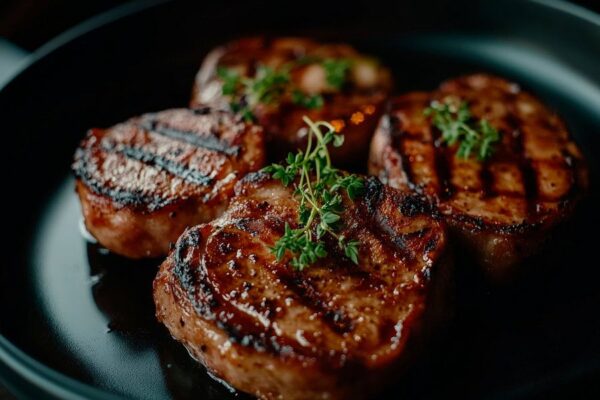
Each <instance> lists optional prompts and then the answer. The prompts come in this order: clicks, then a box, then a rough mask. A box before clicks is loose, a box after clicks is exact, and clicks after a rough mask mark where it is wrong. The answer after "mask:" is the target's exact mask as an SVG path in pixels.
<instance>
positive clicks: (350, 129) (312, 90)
mask: <svg viewBox="0 0 600 400" xmlns="http://www.w3.org/2000/svg"><path fill="white" fill-rule="evenodd" d="M332 60H333V61H335V60H338V61H340V60H342V61H348V62H349V68H348V69H347V70H346V71H347V72H346V74H345V75H344V73H343V72H341V74H342V75H341V79H344V76H345V77H346V79H345V81H344V83H343V84H342V85H341V87H336V86H334V85H332V84H330V83H329V80H328V79H330V77H329V75H328V73H327V71H330V72H331V74H335V73H336V71H335V69H336V67H335V65H332V63H331V61H332ZM328 63H329V64H328ZM261 66H266V67H269V68H272V69H273V70H275V71H281V70H283V69H286V68H287V69H288V70H289V78H290V83H289V84H288V85H289V86H293V87H294V88H295V89H294V90H295V91H296V92H297V93H301V94H302V95H303V96H315V95H316V96H322V99H323V105H322V106H320V107H317V106H315V105H314V104H313V105H306V104H298V103H301V102H299V101H298V99H297V98H294V95H293V93H292V94H291V95H290V93H286V94H283V95H282V96H281V98H280V99H279V100H273V99H266V100H265V102H262V103H259V104H255V105H254V106H253V107H252V112H253V114H254V115H255V116H256V118H257V120H258V123H259V124H260V125H261V126H262V127H263V128H265V133H266V135H267V140H268V141H269V142H270V144H271V145H270V149H269V152H270V155H272V157H273V158H274V159H278V158H283V157H284V156H286V155H287V153H288V152H289V151H293V152H295V150H296V149H297V148H304V146H305V135H306V132H305V130H304V129H306V128H304V123H303V121H302V117H303V116H304V115H307V116H309V117H310V118H311V119H312V120H314V121H317V120H324V121H330V122H332V123H333V124H334V126H335V127H336V129H337V130H338V132H341V133H343V134H344V136H345V138H346V141H345V144H344V145H343V146H342V147H340V148H337V149H333V150H332V157H333V159H334V162H335V163H336V164H338V165H349V164H354V165H357V164H360V165H361V166H362V165H364V164H363V161H364V162H366V157H367V155H366V152H365V149H366V148H368V146H369V141H370V139H371V136H372V134H373V131H374V130H375V127H376V125H377V121H378V120H379V116H380V115H381V112H382V111H383V103H384V101H385V100H386V98H387V96H388V94H389V91H390V89H391V86H392V85H391V75H390V72H389V71H388V69H386V68H384V67H382V66H381V65H380V64H379V63H378V62H377V61H376V60H375V59H373V58H370V57H368V56H365V55H362V54H360V53H358V52H357V51H356V50H355V49H353V48H352V47H350V46H348V45H344V44H323V43H318V42H315V41H313V40H309V39H299V38H279V39H274V40H267V39H263V38H248V39H241V40H238V41H234V42H231V43H229V44H227V45H226V46H223V47H219V48H217V49H215V50H213V51H212V52H211V53H210V54H209V55H208V56H207V57H206V59H205V61H204V62H203V64H202V67H201V69H200V71H199V72H198V75H197V77H196V82H195V86H194V91H193V96H192V104H197V103H209V102H217V103H218V104H220V105H221V106H227V105H229V104H230V101H231V98H230V97H228V96H223V80H222V79H221V78H220V77H219V74H218V69H219V68H226V69H228V70H231V71H235V73H237V74H240V75H241V76H244V77H254V76H256V75H257V71H258V70H259V68H260V67H261ZM326 67H327V68H326ZM338 67H339V65H338ZM337 72H338V73H340V70H337ZM333 78H335V76H334V77H333ZM338 78H339V76H338ZM263 83H264V81H263ZM271 83H272V82H271ZM265 84H268V83H265ZM261 90H262V89H261ZM246 100H247V101H250V100H249V99H247V98H245V99H244V101H246Z"/></svg>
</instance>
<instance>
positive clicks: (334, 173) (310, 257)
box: [263, 116, 364, 271]
mask: <svg viewBox="0 0 600 400" xmlns="http://www.w3.org/2000/svg"><path fill="white" fill-rule="evenodd" d="M304 122H305V123H306V124H307V125H308V128H309V129H308V143H307V146H306V149H305V150H304V152H302V151H298V153H296V154H293V153H290V154H289V155H288V157H287V159H286V165H281V164H271V165H270V166H268V167H266V168H264V169H263V171H265V172H267V173H269V174H271V175H272V177H273V178H274V179H277V180H279V181H281V183H282V184H283V185H284V186H289V185H293V187H294V196H295V197H296V198H297V199H298V203H299V207H298V227H297V228H292V227H291V226H290V225H289V224H288V223H286V225H285V230H284V234H283V236H282V237H281V238H280V239H279V240H278V241H277V242H276V243H275V246H274V247H273V252H274V254H275V255H276V257H277V260H278V261H281V260H282V259H283V258H284V257H285V254H286V253H287V252H290V253H291V254H292V256H293V258H292V260H291V265H292V267H294V268H295V269H297V270H300V271H301V270H303V269H304V268H306V267H308V266H309V265H311V264H314V263H315V262H316V261H317V260H318V259H319V258H323V257H325V256H327V254H328V251H327V247H326V243H325V241H324V239H325V237H326V236H327V235H329V236H331V237H332V238H334V239H335V240H336V241H337V246H338V247H339V249H340V250H342V251H343V252H344V254H345V256H346V257H348V258H349V259H350V260H351V261H352V262H354V263H355V264H358V247H359V242H357V241H355V240H348V239H347V238H346V237H345V236H344V235H343V234H340V233H339V228H340V226H341V225H342V224H343V222H342V220H341V219H342V214H343V211H344V205H343V199H342V193H343V192H345V193H346V194H347V196H348V197H349V198H350V199H351V200H355V199H356V198H357V197H359V196H360V195H361V194H362V193H363V191H364V182H363V179H362V178H360V177H358V176H356V175H350V174H346V173H344V172H342V171H340V170H338V169H337V168H335V167H333V166H332V164H331V158H330V156H329V150H328V149H327V146H328V145H330V144H333V146H334V147H339V146H341V145H342V144H343V143H344V136H343V135H338V134H336V133H335V128H334V127H333V126H332V125H331V124H329V123H328V122H324V121H319V122H313V121H312V120H311V119H310V118H308V117H306V116H305V117H304Z"/></svg>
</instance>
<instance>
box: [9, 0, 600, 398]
mask: <svg viewBox="0 0 600 400" xmlns="http://www.w3.org/2000/svg"><path fill="white" fill-rule="evenodd" d="M407 1H409V2H411V1H414V0H407ZM440 2H442V3H446V4H452V0H441V1H437V2H435V1H432V3H440ZM574 2H575V3H577V4H579V5H582V6H584V7H587V8H590V9H592V10H595V11H596V12H600V0H577V1H574ZM125 3H128V1H123V0H53V1H44V0H1V1H0V39H2V38H4V39H6V40H8V41H9V42H11V43H13V44H14V45H16V46H17V47H19V48H21V49H23V50H24V51H25V52H33V51H35V50H36V49H37V48H39V47H40V46H41V45H43V44H44V43H46V42H47V41H48V40H50V39H51V38H53V37H55V36H57V35H59V34H60V33H62V32H64V31H65V30H67V29H69V28H71V27H73V26H74V25H76V24H78V23H80V22H82V21H84V20H86V19H88V18H90V17H92V16H94V15H96V14H98V13H101V12H104V11H107V10H110V9H111V8H114V7H116V6H119V5H122V4H125ZM0 50H1V49H0ZM3 62H4V63H6V59H4V57H3V53H2V51H0V64H2V63H3ZM12 398H13V397H12V396H10V395H9V394H8V393H7V392H6V391H5V390H4V389H3V388H2V387H1V386H0V400H8V399H12Z"/></svg>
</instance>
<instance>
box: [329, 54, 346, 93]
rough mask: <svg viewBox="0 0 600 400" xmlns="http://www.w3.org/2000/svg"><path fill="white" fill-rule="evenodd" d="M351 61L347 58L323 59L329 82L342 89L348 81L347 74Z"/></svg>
mask: <svg viewBox="0 0 600 400" xmlns="http://www.w3.org/2000/svg"><path fill="white" fill-rule="evenodd" d="M350 66H351V61H350V60H348V59H345V58H328V59H325V60H323V68H324V69H325V78H326V79H327V83H328V84H329V85H331V86H332V87H334V88H335V89H341V88H342V86H343V85H344V83H346V75H347V74H348V71H349V70H350Z"/></svg>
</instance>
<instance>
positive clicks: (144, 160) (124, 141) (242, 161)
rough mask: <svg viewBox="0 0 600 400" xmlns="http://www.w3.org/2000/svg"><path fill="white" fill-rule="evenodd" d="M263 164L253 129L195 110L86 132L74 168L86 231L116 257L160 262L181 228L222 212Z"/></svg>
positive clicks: (203, 109) (229, 116) (259, 140)
mask: <svg viewBox="0 0 600 400" xmlns="http://www.w3.org/2000/svg"><path fill="white" fill-rule="evenodd" d="M264 159H265V154H264V143H263V134H262V130H261V129H260V128H259V127H256V126H251V125H247V124H245V123H244V122H242V121H241V120H239V118H238V117H235V116H233V115H232V114H230V113H228V112H226V111H220V110H213V109H210V108H208V107H200V108H196V109H193V110H188V109H175V110H168V111H162V112H159V113H155V114H146V115H143V116H141V117H137V118H133V119H131V120H129V121H127V122H125V123H122V124H118V125H116V126H114V127H112V128H109V129H92V130H90V131H89V133H88V135H87V136H86V138H85V139H84V140H83V141H82V143H81V145H80V147H79V149H78V150H77V152H76V153H75V161H74V163H73V171H74V172H75V175H76V177H77V184H76V188H77V192H78V194H79V197H80V200H81V204H82V209H83V215H84V219H85V224H86V227H87V229H88V230H89V231H90V233H91V234H92V235H94V236H95V237H96V238H97V239H98V241H99V242H100V243H101V244H102V245H103V246H105V247H106V248H108V249H109V250H111V251H113V252H115V253H118V254H121V255H124V256H127V257H131V258H142V257H158V256H161V255H166V254H167V252H168V249H169V243H174V242H175V241H176V240H177V238H178V237H179V235H180V234H181V233H182V232H183V230H184V229H185V228H186V227H187V226H193V225H195V224H197V223H201V222H206V221H209V220H211V219H213V218H214V217H216V216H218V215H220V214H221V213H222V211H223V210H224V208H225V207H226V206H227V203H228V200H229V198H230V196H231V195H232V194H233V187H234V185H235V183H236V182H237V181H238V180H239V178H241V177H242V176H244V175H245V174H246V173H247V172H249V171H256V170H257V169H259V168H261V167H262V166H263V164H264Z"/></svg>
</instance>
